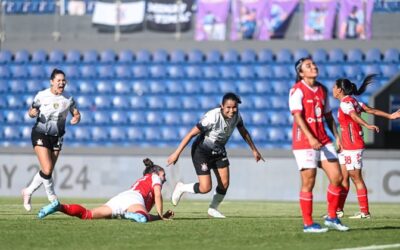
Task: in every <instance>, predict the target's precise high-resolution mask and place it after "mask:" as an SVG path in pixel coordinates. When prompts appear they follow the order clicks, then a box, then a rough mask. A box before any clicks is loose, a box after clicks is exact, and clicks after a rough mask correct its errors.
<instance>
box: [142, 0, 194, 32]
mask: <svg viewBox="0 0 400 250" xmlns="http://www.w3.org/2000/svg"><path fill="white" fill-rule="evenodd" d="M192 6H193V0H182V1H181V2H180V3H178V2H177V1H176V0H148V1H147V10H146V27H147V28H148V29H150V30H157V31H166V32H175V31H176V30H177V27H176V26H177V23H178V22H179V24H180V27H179V29H180V31H187V30H189V29H190V26H191V20H192V14H193V13H192Z"/></svg>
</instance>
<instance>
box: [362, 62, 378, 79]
mask: <svg viewBox="0 0 400 250" xmlns="http://www.w3.org/2000/svg"><path fill="white" fill-rule="evenodd" d="M362 71H363V74H364V76H366V75H369V74H377V75H380V74H381V68H380V67H379V66H378V64H368V65H364V66H362Z"/></svg>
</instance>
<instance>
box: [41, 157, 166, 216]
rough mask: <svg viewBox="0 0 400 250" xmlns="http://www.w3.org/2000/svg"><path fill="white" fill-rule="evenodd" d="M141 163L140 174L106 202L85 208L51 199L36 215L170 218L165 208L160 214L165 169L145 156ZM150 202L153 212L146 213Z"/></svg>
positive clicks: (149, 208)
mask: <svg viewBox="0 0 400 250" xmlns="http://www.w3.org/2000/svg"><path fill="white" fill-rule="evenodd" d="M143 163H144V165H145V166H146V168H145V170H144V171H143V177H142V178H140V179H138V180H137V181H136V182H135V183H134V184H133V185H132V186H131V188H130V189H129V190H127V191H124V192H122V193H119V194H118V195H116V196H114V197H113V198H111V199H110V200H109V201H108V202H107V203H106V204H104V205H102V206H100V207H97V208H94V209H91V210H88V209H86V208H84V207H83V206H81V205H78V204H60V202H59V201H58V200H55V201H53V202H52V203H50V204H48V205H47V206H45V207H43V208H42V209H41V210H40V211H39V214H38V217H39V218H40V219H43V218H44V217H46V216H47V215H49V214H52V213H55V212H57V211H59V212H62V213H64V214H67V215H69V216H75V217H78V218H80V219H83V220H91V219H111V218H116V217H121V218H124V219H129V220H132V221H136V222H141V223H144V222H148V221H153V220H169V219H171V218H172V217H173V216H174V212H173V211H171V210H168V211H167V212H165V213H163V199H162V195H161V188H162V185H163V184H164V183H165V181H166V178H165V171H164V169H163V168H162V167H160V166H158V165H154V164H153V162H152V161H151V160H150V159H148V158H146V159H144V160H143ZM154 204H155V205H156V210H157V215H151V214H149V211H150V210H151V208H152V207H153V206H154Z"/></svg>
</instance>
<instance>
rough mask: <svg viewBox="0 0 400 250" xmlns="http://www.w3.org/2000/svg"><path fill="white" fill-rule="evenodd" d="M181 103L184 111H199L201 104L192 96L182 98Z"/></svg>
mask: <svg viewBox="0 0 400 250" xmlns="http://www.w3.org/2000/svg"><path fill="white" fill-rule="evenodd" d="M181 103H182V106H183V108H184V109H189V110H190V109H198V108H199V107H200V102H199V100H198V99H197V98H195V97H191V96H182V97H181Z"/></svg>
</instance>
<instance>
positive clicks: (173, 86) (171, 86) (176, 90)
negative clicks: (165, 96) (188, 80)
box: [165, 80, 184, 94]
mask: <svg viewBox="0 0 400 250" xmlns="http://www.w3.org/2000/svg"><path fill="white" fill-rule="evenodd" d="M165 85H166V87H167V90H168V92H169V93H171V94H180V93H184V91H183V86H182V84H181V81H179V80H176V81H175V80H171V81H166V82H165Z"/></svg>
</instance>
